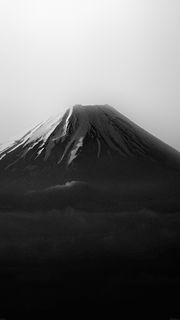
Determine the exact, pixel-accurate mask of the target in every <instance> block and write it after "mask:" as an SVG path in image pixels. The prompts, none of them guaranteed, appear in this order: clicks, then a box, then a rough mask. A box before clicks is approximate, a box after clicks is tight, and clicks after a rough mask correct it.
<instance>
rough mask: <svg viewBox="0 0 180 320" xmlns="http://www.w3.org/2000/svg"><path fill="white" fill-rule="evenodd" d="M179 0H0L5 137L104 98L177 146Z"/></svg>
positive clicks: (0, 126)
mask: <svg viewBox="0 0 180 320" xmlns="http://www.w3.org/2000/svg"><path fill="white" fill-rule="evenodd" d="M179 15H180V2H179V1H178V0H173V1H170V0H152V1H149V0H121V1H119V0H111V1H110V0H91V1H87V0H76V1H73V0H61V1H58V0H51V1H50V0H43V1H42V0H32V1H27V0H16V1H13V0H8V1H7V0H6V1H5V0H2V1H1V3H0V42H1V48H0V87H1V90H0V108H1V109H0V110H1V118H0V143H1V142H4V141H6V140H8V139H9V138H11V137H14V136H16V135H18V134H21V133H24V132H25V131H26V130H28V129H30V128H31V127H32V126H34V125H35V124H37V123H38V122H40V121H42V120H46V118H48V117H49V116H51V115H52V114H56V113H59V112H64V110H65V109H66V108H67V107H69V106H72V105H74V104H104V103H108V104H110V105H113V106H114V107H115V108H117V109H118V110H119V111H120V112H122V113H123V114H124V115H125V116H127V117H129V118H130V119H131V120H133V121H135V122H136V123H137V124H139V125H140V126H142V127H143V128H145V129H146V130H148V131H149V132H151V133H153V134H154V135H156V136H158V137H159V138H160V139H162V140H163V141H165V142H167V143H168V144H170V145H172V146H174V147H175V148H176V149H178V150H180V142H179V117H180V109H179V103H180V92H179V84H180V58H179V57H180V43H179V36H180V21H179Z"/></svg>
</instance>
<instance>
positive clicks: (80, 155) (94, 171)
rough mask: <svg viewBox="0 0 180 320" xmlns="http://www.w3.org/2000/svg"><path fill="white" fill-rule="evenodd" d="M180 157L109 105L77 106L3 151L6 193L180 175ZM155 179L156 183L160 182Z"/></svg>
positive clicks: (0, 150)
mask: <svg viewBox="0 0 180 320" xmlns="http://www.w3.org/2000/svg"><path fill="white" fill-rule="evenodd" d="M179 172H180V154H179V152H177V151H176V150H174V149H173V148H171V147H170V146H168V145H166V144H165V143H163V142H162V141H160V140H159V139H157V138H155V137H154V136H152V135H151V134H149V133H148V132H146V131H145V130H143V129H142V128H140V127H139V126H137V125H136V124H135V123H133V122H132V121H130V120H129V119H127V118H126V117H125V116H123V115H122V114H121V113H119V112H118V111H117V110H116V109H114V108H113V107H111V106H108V105H97V106H95V105H94V106H82V105H75V106H73V107H72V108H69V109H67V111H66V112H65V113H64V115H62V116H56V117H52V118H51V119H49V120H48V121H46V122H43V123H41V124H39V125H37V126H36V127H35V128H33V129H32V130H30V131H29V132H27V133H26V134H25V135H24V136H23V137H22V138H20V139H18V140H16V141H13V142H12V143H9V144H7V145H6V146H5V145H3V146H2V145H1V147H0V176H1V183H0V188H1V190H8V189H10V190H16V191H17V190H24V189H26V190H30V189H34V188H35V189H41V188H44V187H50V186H53V185H56V184H64V183H66V182H67V181H71V180H80V181H86V182H87V183H95V184H96V185H97V184H102V183H106V182H107V183H111V184H113V183H114V184H116V183H119V182H126V181H128V180H132V181H134V180H138V181H142V180H146V181H148V180H153V179H155V180H159V179H160V180H164V179H165V180H167V181H168V179H171V178H172V179H174V177H176V176H177V177H178V176H179ZM155 180H154V181H155Z"/></svg>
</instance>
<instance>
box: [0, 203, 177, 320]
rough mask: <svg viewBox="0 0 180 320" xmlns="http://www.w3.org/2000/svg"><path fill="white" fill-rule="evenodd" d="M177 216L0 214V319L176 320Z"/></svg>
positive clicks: (70, 212)
mask: <svg viewBox="0 0 180 320" xmlns="http://www.w3.org/2000/svg"><path fill="white" fill-rule="evenodd" d="M179 212H180V211H179ZM179 212H177V213H170V214H164V213H158V212H155V211H151V210H148V209H144V210H140V211H134V212H127V211H124V212H123V211H122V212H116V213H114V212H111V213H108V212H106V213H99V212H96V213H93V212H92V213H91V214H90V213H89V212H83V211H77V210H74V209H72V208H68V209H66V210H65V211H58V210H52V211H49V212H41V213H40V212H15V211H11V212H8V211H7V212H1V213H0V283H1V291H0V316H1V317H5V318H7V319H8V318H10V319H14V317H15V315H17V316H18V317H20V316H22V317H24V318H25V319H27V318H28V317H32V318H33V319H36V318H38V319H39V317H40V318H41V317H42V315H43V317H46V316H47V317H50V318H52V314H55V312H56V311H57V312H58V315H59V316H60V317H62V314H63V312H65V313H66V316H67V314H69V313H70V311H71V312H73V314H77V315H78V314H79V315H80V314H81V316H82V317H83V316H85V317H88V315H90V314H91V313H92V316H93V315H97V313H96V312H97V311H95V307H98V309H99V312H100V315H101V316H103V313H104V314H105V313H107V309H108V311H109V316H111V317H112V316H113V317H114V316H115V311H116V312H117V315H118V316H119V318H120V317H122V316H123V317H124V318H125V319H131V318H132V316H134V317H135V315H136V316H138V317H139V318H141V319H152V318H153V319H170V318H178V317H179V316H180V305H179V292H180V271H179V270H180V236H179V234H180V215H179ZM156 307H158V311H157V310H155V308H156ZM40 315H41V316H40Z"/></svg>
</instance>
